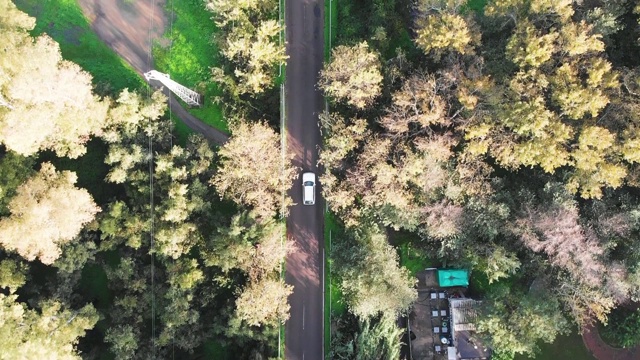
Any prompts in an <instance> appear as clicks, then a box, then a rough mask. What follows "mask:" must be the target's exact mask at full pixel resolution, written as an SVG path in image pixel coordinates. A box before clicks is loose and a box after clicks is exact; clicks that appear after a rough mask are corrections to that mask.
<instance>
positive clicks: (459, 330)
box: [449, 298, 491, 360]
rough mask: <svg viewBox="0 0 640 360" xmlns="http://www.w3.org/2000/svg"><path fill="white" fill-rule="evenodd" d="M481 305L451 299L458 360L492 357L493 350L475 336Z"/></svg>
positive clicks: (465, 300) (470, 300)
mask: <svg viewBox="0 0 640 360" xmlns="http://www.w3.org/2000/svg"><path fill="white" fill-rule="evenodd" d="M479 303H480V302H479V301H475V300H473V299H466V298H461V299H449V311H450V312H451V324H452V325H451V328H452V336H453V344H454V346H455V348H456V353H457V354H456V355H457V358H458V359H462V360H464V359H488V358H489V357H490V355H491V350H490V349H488V348H487V347H486V346H485V345H484V344H482V341H481V340H480V339H479V338H478V337H476V336H475V330H476V327H475V321H476V319H477V317H478V312H477V310H476V307H477V306H478V304H479Z"/></svg>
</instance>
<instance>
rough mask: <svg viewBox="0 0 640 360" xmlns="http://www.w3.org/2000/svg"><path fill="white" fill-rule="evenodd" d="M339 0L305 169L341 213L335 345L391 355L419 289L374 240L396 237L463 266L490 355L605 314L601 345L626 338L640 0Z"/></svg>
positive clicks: (639, 281)
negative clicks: (399, 322)
mask: <svg viewBox="0 0 640 360" xmlns="http://www.w3.org/2000/svg"><path fill="white" fill-rule="evenodd" d="M339 3H340V5H339V6H338V23H339V24H341V25H340V26H342V24H344V28H341V27H339V28H338V31H337V37H336V40H335V43H336V44H335V45H334V46H333V48H332V52H331V58H330V61H329V62H327V63H326V64H325V67H324V69H323V71H322V73H321V74H320V81H319V86H320V88H321V89H322V90H323V91H324V92H325V95H326V96H327V97H328V98H329V99H330V100H331V103H332V110H331V112H330V113H327V114H325V115H324V116H322V117H321V123H322V127H323V134H324V135H325V137H324V141H325V144H324V147H323V149H322V150H321V152H320V158H321V160H320V162H321V164H322V165H323V166H324V168H325V173H324V174H323V175H321V178H320V179H321V182H322V184H323V187H324V195H325V197H326V199H327V203H328V205H329V208H330V209H331V210H332V211H333V213H334V215H335V218H336V219H337V220H336V221H337V222H339V223H340V224H342V226H343V227H344V230H343V231H342V233H341V235H340V237H339V240H334V241H333V249H332V258H333V261H334V263H333V265H334V272H335V274H336V276H337V278H338V280H337V286H338V288H339V289H340V290H341V292H342V296H343V300H344V302H345V303H346V305H347V308H348V310H349V311H348V312H347V313H344V314H343V315H340V316H339V317H338V320H337V321H336V320H334V322H337V323H338V330H337V336H336V339H334V341H335V342H336V344H335V346H334V347H333V349H332V351H333V353H332V355H333V357H334V358H341V359H347V358H373V357H368V356H365V357H358V356H359V355H358V354H378V356H379V354H387V355H383V356H382V357H380V358H393V357H396V356H397V355H396V353H394V352H393V351H394V349H397V347H398V344H397V341H398V336H397V335H396V333H394V331H395V329H393V327H390V326H389V325H388V323H389V320H388V318H389V317H391V319H393V318H395V316H397V314H401V313H403V312H405V311H407V309H408V308H409V305H410V304H411V303H412V302H413V301H414V300H415V298H416V293H415V290H413V286H414V283H413V281H415V280H413V281H409V282H406V281H403V280H402V279H405V278H407V273H406V271H407V269H404V268H403V267H401V266H399V257H398V255H397V254H396V253H395V252H394V251H393V250H392V249H389V243H391V244H396V245H397V243H398V241H399V240H400V241H402V242H405V243H406V242H407V241H408V242H409V243H410V245H411V247H412V248H413V249H418V251H419V252H421V253H422V254H424V255H425V256H426V257H427V258H428V259H429V260H430V261H431V263H432V264H436V265H437V264H440V265H442V266H450V267H461V268H468V269H471V270H472V274H471V277H472V285H471V289H470V291H471V293H472V294H473V295H474V296H475V297H476V298H478V299H481V300H483V306H482V309H481V316H480V319H479V320H478V323H477V328H478V330H479V332H480V333H481V335H482V336H483V337H484V338H485V340H486V341H487V342H488V343H489V344H490V345H491V347H492V348H493V350H494V354H493V358H495V359H512V358H513V357H514V356H515V355H516V354H526V355H531V356H533V355H535V354H536V352H537V350H538V349H539V345H540V344H541V343H542V342H553V341H554V339H555V338H556V336H557V335H559V334H565V333H568V332H569V331H572V330H573V329H576V328H577V329H578V330H582V329H584V328H585V327H586V326H590V325H594V324H600V325H599V326H602V325H603V324H607V323H608V319H609V318H610V316H614V317H615V318H617V319H618V321H615V322H613V323H612V324H610V326H609V327H605V329H607V328H608V333H610V334H612V335H613V337H614V338H616V341H614V343H617V344H619V345H620V344H625V346H633V345H634V344H637V343H638V341H640V337H638V334H639V331H638V329H639V328H640V324H639V323H638V322H637V316H635V315H634V316H632V317H630V318H629V320H625V321H620V318H621V316H620V315H618V314H619V312H625V311H626V312H627V314H628V310H627V308H634V306H635V305H634V302H635V301H638V300H640V267H639V265H640V262H639V260H640V253H639V252H638V246H639V245H640V243H639V242H638V241H639V240H638V230H640V223H639V222H638V214H639V213H638V210H639V209H640V207H639V205H640V202H639V199H638V195H639V194H638V191H637V186H638V180H637V179H638V175H639V174H640V173H639V172H638V171H639V167H638V161H639V158H638V150H640V148H639V147H638V144H640V143H639V142H638V134H637V127H638V124H639V121H640V118H638V105H639V104H640V98H639V97H638V95H639V93H638V90H637V89H638V84H640V77H639V75H640V68H638V65H639V63H638V59H639V57H638V54H639V53H638V49H639V48H638V41H639V40H638V38H639V37H640V32H639V31H638V30H639V26H638V12H639V11H640V6H638V5H637V3H636V2H635V1H622V0H621V1H571V0H566V1H547V0H500V1H487V2H486V3H485V2H481V1H470V2H467V1H460V0H418V1H416V2H415V3H412V4H407V3H406V2H404V1H401V0H397V1H382V0H379V1H376V0H374V1H367V2H364V1H347V2H346V3H347V6H345V5H344V2H339ZM622 318H625V316H622ZM391 321H393V320H391ZM372 334H376V335H372ZM371 336H376V337H377V338H379V339H384V340H381V341H377V342H371V341H370V339H369V337H371Z"/></svg>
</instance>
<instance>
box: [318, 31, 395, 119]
mask: <svg viewBox="0 0 640 360" xmlns="http://www.w3.org/2000/svg"><path fill="white" fill-rule="evenodd" d="M381 85H382V72H381V65H380V59H379V55H378V54H377V52H376V51H375V50H370V49H369V45H368V44H367V42H366V41H364V42H361V43H359V44H356V45H354V46H345V45H340V46H337V47H335V48H334V49H333V50H332V51H331V61H330V62H329V63H327V64H326V65H325V67H324V69H322V71H321V72H320V79H319V80H318V86H319V87H320V88H321V89H322V90H323V91H324V92H325V94H327V95H328V96H331V97H333V98H335V99H336V100H338V101H344V102H346V103H347V104H349V105H352V106H354V107H356V108H358V109H364V108H365V107H367V106H369V105H371V104H372V103H373V101H374V100H375V98H376V97H378V96H379V95H380V92H381Z"/></svg>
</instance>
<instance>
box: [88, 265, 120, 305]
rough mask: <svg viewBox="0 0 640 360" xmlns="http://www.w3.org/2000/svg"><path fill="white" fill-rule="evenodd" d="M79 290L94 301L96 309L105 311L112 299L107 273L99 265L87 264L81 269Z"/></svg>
mask: <svg viewBox="0 0 640 360" xmlns="http://www.w3.org/2000/svg"><path fill="white" fill-rule="evenodd" d="M80 290H81V291H82V292H83V293H85V294H87V297H89V298H94V299H96V303H95V304H96V308H98V309H107V308H108V307H109V305H110V304H111V301H112V299H113V294H111V290H109V286H108V279H107V273H106V272H105V271H104V269H103V268H102V266H101V265H99V264H88V265H86V266H85V267H84V268H83V269H82V276H81V277H80Z"/></svg>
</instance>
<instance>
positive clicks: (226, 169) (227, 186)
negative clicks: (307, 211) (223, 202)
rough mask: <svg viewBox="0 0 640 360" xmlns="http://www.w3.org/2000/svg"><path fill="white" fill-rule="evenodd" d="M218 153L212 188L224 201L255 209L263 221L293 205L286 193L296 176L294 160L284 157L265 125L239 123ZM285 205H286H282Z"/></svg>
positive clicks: (274, 134) (276, 136)
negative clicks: (213, 187) (218, 161)
mask: <svg viewBox="0 0 640 360" xmlns="http://www.w3.org/2000/svg"><path fill="white" fill-rule="evenodd" d="M231 130H232V133H233V135H232V136H231V139H229V141H228V142H227V143H226V144H224V145H223V146H222V148H221V149H220V151H219V153H218V154H219V156H220V165H219V167H218V170H217V172H216V174H215V176H214V177H213V178H212V179H211V181H210V184H211V185H213V186H215V188H216V190H217V191H218V193H219V194H220V196H221V197H222V198H225V199H229V200H232V201H234V202H235V203H237V204H238V205H242V206H248V207H251V208H253V209H254V210H255V211H256V213H257V214H258V215H259V216H260V217H262V218H265V219H266V218H270V217H274V216H275V215H276V214H277V213H278V212H280V211H281V210H284V211H286V208H287V207H288V206H290V205H291V199H290V198H289V197H288V196H286V195H285V194H286V191H287V190H288V188H289V187H290V186H291V182H292V180H293V179H294V177H295V176H296V169H295V168H294V167H293V166H292V165H291V162H290V161H291V156H287V155H284V158H283V155H282V149H281V148H280V137H279V136H278V134H276V133H275V132H274V131H273V129H271V128H270V127H269V126H268V125H267V124H266V123H264V122H258V123H249V122H246V121H239V122H238V123H237V124H234V125H232V126H231ZM283 201H284V203H283Z"/></svg>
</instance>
